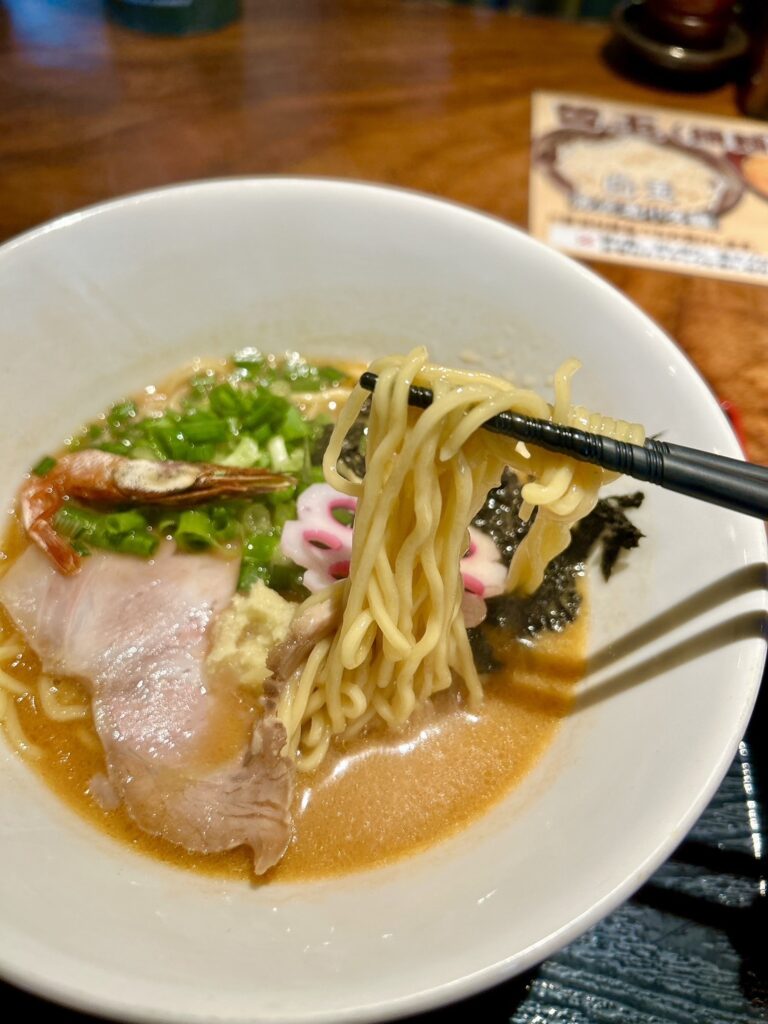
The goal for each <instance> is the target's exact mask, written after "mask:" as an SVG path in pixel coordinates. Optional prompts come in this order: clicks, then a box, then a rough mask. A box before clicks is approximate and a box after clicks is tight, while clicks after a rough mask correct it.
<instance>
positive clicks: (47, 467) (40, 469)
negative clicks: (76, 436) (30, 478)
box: [32, 455, 56, 476]
mask: <svg viewBox="0 0 768 1024" xmlns="http://www.w3.org/2000/svg"><path fill="white" fill-rule="evenodd" d="M55 465H56V459H54V458H51V456H50V455H46V456H45V458H44V459H40V461H39V462H38V464H37V465H36V466H33V467H32V472H33V473H34V474H35V476H47V475H48V473H50V472H51V470H52V469H53V467H54V466H55Z"/></svg>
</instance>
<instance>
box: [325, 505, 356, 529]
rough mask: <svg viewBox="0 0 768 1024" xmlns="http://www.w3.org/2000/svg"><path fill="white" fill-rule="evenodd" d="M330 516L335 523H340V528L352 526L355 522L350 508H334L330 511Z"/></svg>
mask: <svg viewBox="0 0 768 1024" xmlns="http://www.w3.org/2000/svg"><path fill="white" fill-rule="evenodd" d="M331 515H332V516H333V518H334V519H335V520H336V522H337V523H341V525H342V526H352V524H353V523H354V521H355V513H354V512H353V511H352V509H351V508H334V509H331Z"/></svg>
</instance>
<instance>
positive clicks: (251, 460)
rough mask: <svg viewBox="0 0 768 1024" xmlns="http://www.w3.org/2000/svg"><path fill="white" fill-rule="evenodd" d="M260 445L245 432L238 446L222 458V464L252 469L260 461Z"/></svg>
mask: <svg viewBox="0 0 768 1024" xmlns="http://www.w3.org/2000/svg"><path fill="white" fill-rule="evenodd" d="M260 454H261V452H260V450H259V445H258V442H257V441H254V439H253V438H252V437H250V436H249V435H248V434H244V435H243V436H242V437H241V438H240V440H239V441H238V442H237V446H236V447H235V448H234V449H233V450H232V451H231V452H230V453H229V455H227V456H226V458H223V459H222V460H221V465H222V466H236V467H237V468H239V469H250V468H251V467H252V466H255V465H256V464H257V463H258V461H259V455H260Z"/></svg>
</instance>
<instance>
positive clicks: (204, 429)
mask: <svg viewBox="0 0 768 1024" xmlns="http://www.w3.org/2000/svg"><path fill="white" fill-rule="evenodd" d="M179 430H180V431H181V433H182V434H183V435H184V438H185V440H187V441H191V442H192V444H202V443H205V442H210V441H226V440H227V439H228V438H229V424H228V423H227V421H226V420H225V419H221V418H220V417H218V416H211V415H210V414H209V413H204V412H195V413H189V414H188V415H187V416H185V417H184V418H183V419H182V420H181V421H180V422H179Z"/></svg>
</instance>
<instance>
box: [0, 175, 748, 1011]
mask: <svg viewBox="0 0 768 1024" xmlns="http://www.w3.org/2000/svg"><path fill="white" fill-rule="evenodd" d="M414 342H426V343H427V344H428V345H429V346H430V348H431V350H432V351H433V353H434V355H435V357H436V358H438V359H440V360H443V361H445V362H447V363H459V362H460V353H462V352H463V351H465V350H467V349H471V350H473V351H475V352H477V353H479V354H480V355H481V356H482V357H483V358H484V360H485V364H486V365H487V366H489V367H491V368H495V369H498V370H509V369H514V370H516V371H517V373H518V374H519V375H520V377H521V378H523V377H525V376H526V375H531V377H532V378H533V379H536V378H543V377H546V375H547V374H548V373H550V372H551V371H552V369H553V368H554V366H555V365H556V364H557V363H558V362H559V361H560V360H561V359H562V358H563V357H564V356H567V355H570V354H576V355H578V356H579V357H581V358H582V360H583V362H584V364H585V370H584V372H583V374H582V376H581V378H580V379H578V382H577V385H576V395H577V398H578V400H579V401H582V402H584V403H585V404H588V405H593V406H596V407H600V408H601V409H603V410H605V411H606V412H610V413H613V414H617V415H622V416H625V417H626V418H630V419H637V420H641V421H644V422H645V423H646V425H647V426H648V428H649V430H650V431H656V430H662V429H663V430H664V431H665V436H666V437H668V438H671V439H675V440H677V441H679V442H682V443H690V444H695V445H698V446H700V447H703V448H708V449H711V450H713V451H718V452H722V453H725V454H729V455H733V456H738V454H739V453H738V448H737V445H736V442H735V440H734V438H733V436H732V434H731V431H730V429H729V427H728V425H727V423H726V421H725V419H724V418H723V416H722V415H721V413H720V411H719V409H718V406H717V404H716V402H715V400H714V399H713V397H712V395H711V394H710V392H709V391H708V389H707V388H706V386H705V385H704V383H703V382H702V381H701V379H700V378H699V377H698V376H697V374H696V373H695V371H694V370H693V369H692V367H691V366H690V364H689V363H688V362H687V361H686V359H685V358H684V356H683V355H682V354H681V353H680V352H679V351H678V350H677V348H675V346H674V345H672V344H671V343H670V342H669V340H668V339H667V338H666V337H665V336H664V335H663V334H662V333H661V332H660V331H659V330H658V328H656V327H655V326H654V325H653V324H652V323H651V322H650V321H649V320H648V319H646V317H645V316H644V315H643V314H642V313H640V312H639V311H638V310H637V309H635V308H634V307H633V306H632V305H630V303H628V302H627V301H626V300H625V299H624V298H622V296H621V295H619V294H618V293H617V292H615V291H613V290H612V289H611V288H610V287H608V286H607V285H606V284H604V283H603V282H602V281H600V280H599V279H598V278H596V277H595V276H593V275H592V274H590V273H589V272H588V271H586V270H584V269H583V268H581V267H580V266H578V265H577V264H575V263H573V262H571V261H569V260H567V259H565V258H564V257H562V256H560V255H557V254H556V253H554V252H552V251H550V250H548V249H546V248H545V247H543V246H541V245H539V244H538V243H536V242H534V241H532V240H531V239H530V238H528V237H527V236H525V235H524V234H522V233H520V232H518V231H515V230H513V229H512V228H510V227H508V226H507V225H505V224H503V223H500V222H498V221H495V220H492V219H489V218H486V217H483V216H481V215H479V214H477V213H474V212H471V211H469V210H466V209H462V208H460V207H456V206H452V205H449V204H445V203H442V202H438V201H436V200H433V199H430V198H427V197H424V196H419V195H414V194H410V193H406V192H399V191H392V190H385V189H380V188H375V187H370V186H364V185H355V184H348V183H347V184H345V183H336V182H327V181H310V180H259V179H253V180H231V181H224V182H212V183H207V184H199V185H189V186H183V187H179V188H173V189H169V190H163V191H158V192H153V193H146V194H143V195H138V196H132V197H129V198H127V199H124V200H120V201H118V202H115V203H109V204H106V205H103V206H99V207H96V208H94V209H90V210H86V211H84V212H83V213H79V214H75V215H73V216H70V217H66V218H64V219H62V220H59V221H57V222H54V223H53V224H50V225H47V226H45V227H43V228H41V229H39V230H37V231H34V232H32V233H30V234H28V235H26V236H24V237H22V238H20V239H18V240H16V241H14V242H12V243H10V244H8V245H6V246H4V247H3V248H2V249H0V351H1V352H2V357H3V374H2V383H1V384H0V394H1V395H2V402H0V436H2V438H3V442H4V443H3V446H2V454H1V455H0V458H1V460H2V473H1V474H0V481H1V484H0V488H1V490H0V498H2V499H3V504H4V505H7V504H8V503H9V502H10V500H11V496H12V491H13V489H14V487H15V485H16V483H17V482H18V481H19V479H20V478H21V475H22V473H23V472H24V471H25V470H26V469H27V467H28V466H29V465H30V464H31V463H32V461H33V460H34V459H35V457H36V456H38V455H39V454H41V453H43V452H45V451H47V450H49V449H51V448H52V447H55V446H56V445H57V443H59V442H60V441H61V439H62V438H63V437H65V436H66V435H67V433H68V432H69V431H71V430H72V429H73V428H75V427H77V426H78V425H79V424H80V423H81V422H82V421H83V420H85V419H86V418H87V417H89V416H91V415H92V414H95V413H97V412H98V411H100V410H101V409H102V408H103V407H104V406H105V404H106V403H108V402H109V401H110V400H111V399H114V398H116V397H118V396H120V395H121V394H123V393H124V392H126V391H130V390H131V389H133V388H136V387H138V386H140V385H143V384H145V383H148V382H149V381H151V380H152V379H156V378H157V377H158V376H159V375H160V374H162V373H164V372H165V371H167V370H170V369H172V368H173V367H175V366H176V365H177V364H179V363H181V362H183V361H185V360H187V359H188V358H190V357H191V356H193V355H195V354H202V353H208V352H220V353H225V352H229V351H231V350H233V349H234V348H237V347H238V346H240V345H242V344H244V343H255V344H258V345H260V346H261V347H263V348H267V349H269V348H271V349H275V350H277V349H286V348H299V349H302V350H303V351H305V352H307V353H310V354H313V353H319V354H326V355H333V354H337V355H342V356H346V355H349V356H351V355H353V354H354V355H356V356H362V357H365V356H368V355H373V354H377V353H381V352H384V351H400V350H403V349H404V348H405V347H406V346H408V345H410V344H412V343H414ZM638 520H639V522H640V525H641V527H642V529H643V531H644V532H645V533H646V535H647V539H646V540H645V541H644V542H643V546H642V549H641V551H640V552H638V553H636V554H635V555H634V556H633V557H632V559H631V561H630V564H629V567H628V568H627V569H626V570H625V571H623V572H622V573H620V574H619V575H618V576H617V577H616V579H615V580H614V581H612V582H611V584H610V585H609V587H608V588H603V587H601V586H600V585H599V584H596V585H595V587H594V610H593V631H592V641H591V649H592V651H593V652H594V653H595V655H596V662H597V664H598V665H600V664H602V668H599V669H597V668H596V670H595V671H594V672H593V673H592V674H591V675H590V677H589V678H588V679H587V680H586V681H585V684H584V686H585V689H587V690H589V691H590V695H591V696H590V701H589V703H588V705H587V706H586V707H585V708H584V709H583V710H582V711H580V712H579V713H578V714H576V715H574V716H573V717H571V718H570V719H569V720H568V721H567V722H566V724H565V725H564V726H563V728H562V730H561V732H560V734H559V736H558V739H557V741H556V742H555V744H554V746H553V747H552V748H551V750H550V751H549V753H548V754H547V755H546V757H545V758H544V760H543V761H542V762H541V763H540V765H539V766H538V768H537V769H536V770H535V771H534V772H533V773H532V775H531V776H530V777H529V778H528V779H526V780H525V782H524V783H523V784H522V785H521V786H520V787H519V788H518V789H517V790H516V791H515V792H513V793H512V794H511V795H510V797H509V798H508V799H507V800H506V801H505V802H504V803H502V804H501V805H499V806H498V807H496V808H495V809H494V810H493V811H492V813H490V814H489V815H487V816H486V817H485V818H484V819H483V820H481V821H479V822H478V823H477V824H475V825H474V826H473V827H471V828H469V829H468V830H466V831H465V832H463V833H462V834H461V835H459V836H457V837H455V838H454V839H452V840H450V841H449V842H446V843H443V844H442V845H439V846H437V847H434V848H433V849H431V850H429V851H428V852H426V853H423V854H421V855H419V856H417V857H413V858H411V859H409V860H405V861H403V862H400V863H398V864H395V865H392V866H389V867H386V868H383V869H380V870H377V871H373V872H369V873H362V874H358V875H352V876H348V877H346V878H341V879H338V880H331V881H325V882H322V883H318V884H304V885H267V886H264V887H261V888H249V887H248V886H246V885H240V884H233V883H225V882H222V881H216V880H211V879H206V878H202V877H196V876H194V875H190V874H186V873H183V872H180V871H177V870H174V869H172V868H168V867H165V866H163V865H162V864H158V863H155V862H153V861H151V860H147V859H144V858H142V857H141V856H139V855H137V854H132V853H130V852H129V851H128V850H126V849H124V848H122V847H121V846H119V845H116V844H114V843H113V842H112V841H111V840H109V839H108V838H106V837H104V836H102V835H100V834H98V833H96V832H94V831H93V830H92V829H91V827H90V826H88V825H87V824H85V823H84V822H82V821H81V820H79V819H78V818H76V817H75V816H73V814H72V813H71V812H70V811H69V810H67V808H66V807H64V806H62V805H61V804H60V803H59V802H58V801H57V800H56V799H55V798H54V797H53V796H52V795H51V794H50V793H49V792H48V791H47V790H46V789H45V788H44V787H42V786H41V784H40V783H39V782H38V781H37V780H36V778H35V777H34V776H33V775H32V774H31V773H30V772H29V771H28V770H27V768H26V766H25V765H24V764H23V763H22V762H21V761H19V760H18V759H17V758H15V757H14V756H13V755H11V754H10V753H9V752H7V751H5V750H2V751H0V834H1V835H2V841H1V842H0V971H1V972H2V974H3V976H4V977H6V978H7V979H9V980H11V981H15V982H17V983H18V984H20V985H23V986H25V987H27V988H29V989H32V990H33V991H36V992H40V993H42V994H45V995H48V996H51V997H53V998H55V999H58V1000H61V1001H62V1002H65V1003H68V1004H71V1005H74V1006H77V1007H81V1008H85V1009H88V1010H92V1011H96V1012H99V1013H104V1014H109V1015H114V1016H116V1017H119V1018H127V1019H130V1020H141V1021H147V1020H157V1021H165V1022H176V1021H179V1022H181V1021H190V1022H192V1021H211V1020H216V1021H224V1022H246V1021H248V1022H267V1021H268V1022H270V1024H280V1022H289V1021H290V1022H297V1021H313V1022H320V1021H328V1022H331V1021H333V1022H341V1021H351V1020H356V1021H357V1020H361V1021H362V1020H376V1019H382V1018H386V1017H392V1016H396V1015H398V1014H403V1013H406V1012H414V1011H416V1010H419V1009H425V1008H427V1007H431V1006H434V1005H436V1004H439V1003H442V1002H446V1001H448V1000H452V999H456V998H458V997H461V996H465V995H468V994H470V993H472V992H474V991H476V990H478V989H480V988H482V987H484V986H488V985H491V984H493V983H496V982H499V981H501V980H502V979H504V978H506V977H508V976H509V975H511V974H513V973H515V972H517V971H521V970H523V969H525V968H527V967H530V966H531V965H532V964H533V963H535V962H536V961H537V960H539V959H541V958H543V957H545V956H546V955H547V954H550V953H552V952H553V951H554V950H556V949H557V948H558V947H559V946H561V945H563V944H565V943H566V942H568V941H569V940H571V939H573V938H574V937H575V936H577V935H578V934H579V933H580V932H582V931H583V930H585V929H586V928H588V927H589V926H590V925H592V924H594V922H595V921H596V920H597V919H598V918H599V917H600V916H601V915H603V914H605V913H607V912H608V911H610V910H611V909H612V908H613V907H615V906H616V905H617V904H618V903H619V902H620V901H621V900H622V899H624V898H625V897H627V896H628V895H629V894H630V893H631V892H632V891H633V890H634V889H635V888H636V887H637V886H639V885H640V884H641V883H642V882H643V880H644V879H645V878H646V877H647V876H648V875H649V873H650V872H651V871H652V870H653V869H654V868H655V867H656V866H657V865H658V864H659V863H660V862H661V861H662V860H663V859H664V857H665V856H666V855H667V854H668V853H669V852H670V851H671V850H672V849H673V847H674V846H675V845H676V844H677V842H678V841H679V840H680V839H681V838H682V837H683V835H684V834H685V832H686V830H687V829H688V828H689V827H690V826H691V825H692V823H693V822H694V820H695V819H696V817H697V815H698V814H699V813H700V811H701V810H702V809H703V807H704V806H705V804H706V802H707V800H708V799H709V797H710V796H711V794H712V793H713V791H714V789H715V788H716V786H717V784H718V782H719V781H720V779H721V777H722V776H723V774H724V772H725V769H726V767H727V765H728V763H729V761H730V759H731V757H732V755H733V753H734V750H735V747H736V744H737V741H738V739H739V738H740V736H741V734H742V732H743V729H744V727H745V724H746V721H747V718H748V715H749V712H750V709H751V706H752V703H753V699H754V695H755V692H756V688H757V685H758V681H759V677H760V672H761V667H762V664H763V644H762V641H761V640H760V639H759V637H758V634H759V627H760V621H761V618H762V615H763V614H764V610H765V604H766V602H765V596H764V593H763V591H762V589H761V583H760V581H761V578H760V574H759V571H758V569H756V568H755V567H756V566H760V565H762V564H763V563H764V562H765V555H766V552H765V537H764V532H763V527H762V525H761V524H760V523H757V522H755V521H752V520H748V519H746V518H740V517H738V516H736V515H731V514H729V513H727V512H724V511H722V510H719V509H716V508H713V507H709V506H705V505H700V504H697V503H695V502H693V501H689V500H686V499H685V498H682V497H677V496H674V495H669V494H665V493H661V492H659V493H652V494H649V495H648V500H647V504H646V506H645V507H644V508H643V509H642V511H641V513H640V514H639V516H638ZM750 567H752V568H750ZM667 613H669V614H667ZM642 627H647V628H645V629H644V630H643V628H642ZM633 631H637V632H633ZM611 645H612V646H611ZM622 645H623V646H622ZM606 650H607V651H608V655H607V656H606ZM611 651H612V652H613V653H611Z"/></svg>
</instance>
